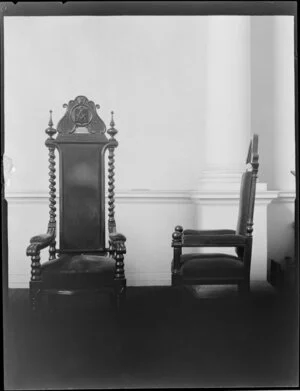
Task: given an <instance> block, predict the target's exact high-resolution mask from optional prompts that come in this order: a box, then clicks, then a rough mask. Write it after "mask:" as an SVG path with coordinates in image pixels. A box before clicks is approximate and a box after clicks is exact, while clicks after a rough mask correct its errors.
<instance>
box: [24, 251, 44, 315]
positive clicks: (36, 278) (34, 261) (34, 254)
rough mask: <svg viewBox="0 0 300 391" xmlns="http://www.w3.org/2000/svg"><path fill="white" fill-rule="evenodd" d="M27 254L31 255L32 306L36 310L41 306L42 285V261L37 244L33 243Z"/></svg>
mask: <svg viewBox="0 0 300 391" xmlns="http://www.w3.org/2000/svg"><path fill="white" fill-rule="evenodd" d="M27 255H29V256H30V257H31V279H30V302H31V308H32V310H33V311H34V312H35V311H37V310H38V307H39V294H40V285H41V263H40V260H41V258H40V251H39V250H37V245H36V244H34V243H32V244H31V245H30V246H29V247H28V248H27Z"/></svg>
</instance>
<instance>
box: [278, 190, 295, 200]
mask: <svg viewBox="0 0 300 391" xmlns="http://www.w3.org/2000/svg"><path fill="white" fill-rule="evenodd" d="M295 198H296V192H295V191H279V193H278V197H277V199H276V200H275V202H294V201H295Z"/></svg>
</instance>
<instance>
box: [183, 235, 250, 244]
mask: <svg viewBox="0 0 300 391" xmlns="http://www.w3.org/2000/svg"><path fill="white" fill-rule="evenodd" d="M203 232H205V231H203ZM206 232H209V231H206ZM246 244H247V237H246V236H242V235H236V234H223V235H215V234H201V235H200V234H196V235H183V236H182V246H183V247H198V246H199V247H236V246H245V245H246Z"/></svg>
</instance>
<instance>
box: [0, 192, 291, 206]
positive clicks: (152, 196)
mask: <svg viewBox="0 0 300 391" xmlns="http://www.w3.org/2000/svg"><path fill="white" fill-rule="evenodd" d="M239 197H240V193H239V191H220V190H215V191H197V190H185V191H179V190H120V191H116V193H115V199H116V201H119V202H174V201H175V202H178V201H180V202H191V201H192V202H203V201H205V202H208V201H211V202H213V203H215V202H216V200H218V202H220V201H225V202H227V201H237V200H238V199H239ZM5 198H6V199H7V201H8V202H9V203H32V202H34V203H35V202H41V203H44V202H48V199H49V194H48V193H46V192H42V193H34V192H32V193H31V192H16V193H13V192H11V193H10V192H7V193H6V194H5ZM57 199H59V195H57ZM274 199H278V201H279V202H293V201H294V199H295V192H293V191H285V190H283V191H280V190H264V191H257V192H256V200H257V201H266V202H270V201H272V200H274Z"/></svg>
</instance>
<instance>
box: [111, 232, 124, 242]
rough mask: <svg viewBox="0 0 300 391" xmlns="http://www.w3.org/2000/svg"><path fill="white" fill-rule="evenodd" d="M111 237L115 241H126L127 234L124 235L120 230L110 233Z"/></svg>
mask: <svg viewBox="0 0 300 391" xmlns="http://www.w3.org/2000/svg"><path fill="white" fill-rule="evenodd" d="M109 239H110V240H111V241H112V242H115V241H122V242H126V236H124V235H123V234H121V233H119V232H115V233H113V234H109Z"/></svg>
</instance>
